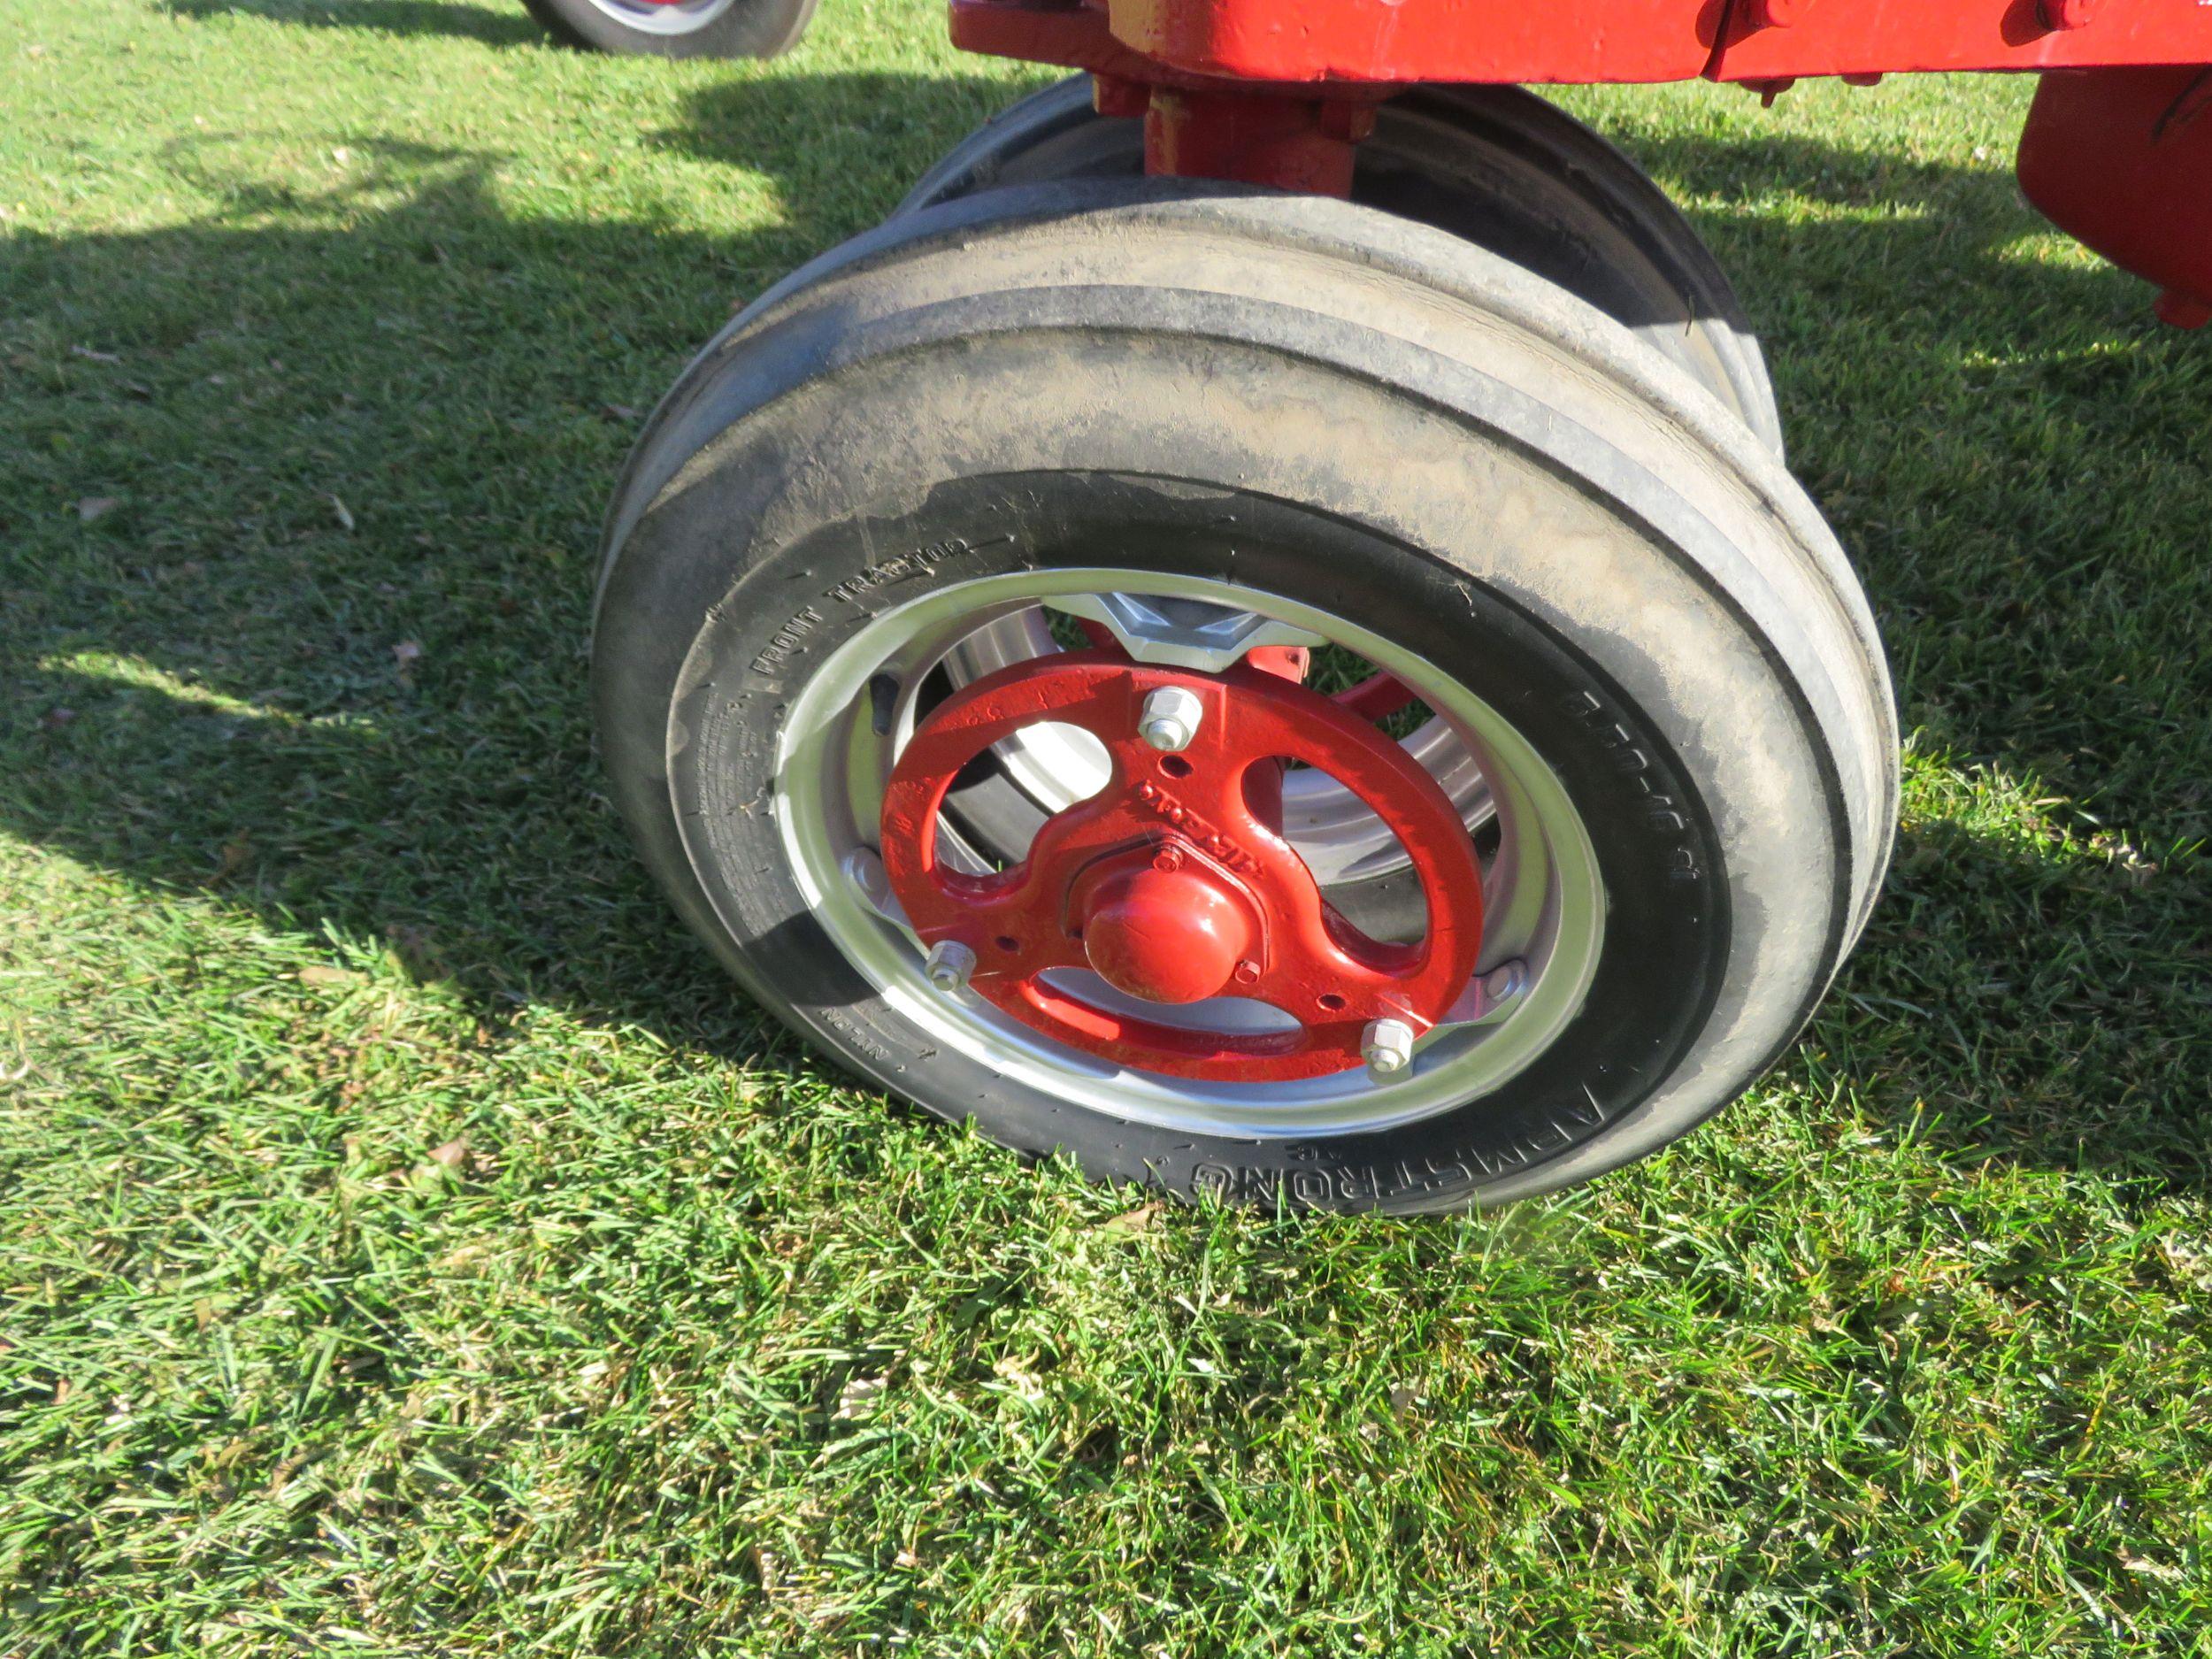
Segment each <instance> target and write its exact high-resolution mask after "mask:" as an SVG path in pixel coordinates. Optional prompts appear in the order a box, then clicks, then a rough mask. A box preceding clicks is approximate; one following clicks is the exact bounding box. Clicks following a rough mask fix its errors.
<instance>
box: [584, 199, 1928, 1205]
mask: <svg viewBox="0 0 2212 1659" xmlns="http://www.w3.org/2000/svg"><path fill="white" fill-rule="evenodd" d="M595 680H596V687H597V700H598V707H599V725H600V734H601V743H602V748H603V752H604V755H605V757H606V760H607V763H608V764H609V766H610V769H611V774H612V778H613V782H614V788H615V794H616V796H617V799H618V803H620V806H621V808H622V810H623V811H624V813H625V814H626V817H627V818H628V820H629V822H630V825H631V826H632V829H633V831H634V834H635V836H636V838H637V840H638V842H639V844H640V846H641V849H643V851H644V854H645V856H646V858H647V860H648V862H649V864H650V865H651V866H652V868H653V870H654V871H655V872H656V874H657V876H658V878H659V879H660V880H661V882H662V883H663V885H664V887H666V889H667V891H668V892H669V894H670V895H671V896H672V898H673V900H674V901H675V902H676V904H677V907H678V908H679V910H681V912H682V913H683V914H684V916H685V917H686V918H687V920H688V921H689V922H690V924H691V925H692V926H693V927H694V928H695V930H696V931H697V932H698V933H700V934H701V935H702V936H703V938H704V939H706V940H707V941H708V942H709V943H710V945H712V946H713V947H714V948H715V949H717V950H718V952H719V953H720V955H721V956H722V957H723V959H724V961H725V962H726V964H728V966H729V967H730V968H731V969H732V971H733V972H734V973H735V974H736V976H737V977H738V978H739V979H740V980H741V982H742V983H743V984H744V985H745V986H746V987H747V988H748V989H749V991H750V992H751V993H752V995H754V996H756V997H757V998H758V999H759V1000H760V1001H761V1002H763V1003H764V1004H765V1005H766V1006H768V1007H770V1008H772V1009H773V1010H776V1011H777V1012H778V1013H780V1015H781V1016H782V1017H783V1018H786V1019H787V1021H789V1022H790V1023H791V1024H792V1025H794V1027H795V1028H796V1029H797V1030H799V1031H800V1032H801V1033H803V1034H804V1035H805V1036H806V1037H807V1038H808V1039H809V1040H810V1041H812V1042H813V1043H815V1044H816V1045H818V1047H820V1048H822V1049H824V1050H825V1051H826V1052H828V1053H830V1054H833V1055H834V1056H837V1057H838V1058H839V1059H840V1060H841V1061H842V1062H843V1063H844V1064H846V1065H848V1066H849V1067H850V1068H851V1069H853V1070H854V1071H856V1072H858V1073H860V1074H861V1075H863V1076H864V1077H866V1078H868V1079H872V1080H873V1081H874V1082H876V1083H877V1084H879V1085H880V1086H881V1087H884V1088H886V1089H888V1090H892V1091H895V1092H896V1093H898V1094H904V1095H907V1096H909V1097H910V1098H912V1099H913V1100H915V1101H917V1102H920V1103H921V1104H922V1105H924V1106H926V1107H927V1108H928V1109H929V1110H933V1111H934V1112H937V1113H939V1114H941V1115H942V1116H944V1117H946V1118H952V1119H955V1120H961V1121H972V1122H973V1123H975V1124H976V1125H978V1126H979V1128H981V1129H982V1130H983V1131H984V1132H985V1133H987V1134H989V1135H991V1136H992V1137H994V1138H995V1139H996V1140H998V1141H1002V1143H1004V1144H1006V1145H1008V1146H1010V1147H1013V1148H1018V1149H1020V1150H1023V1151H1025V1152H1029V1153H1037V1154H1044V1153H1051V1152H1055V1151H1058V1152H1064V1153H1066V1154H1069V1155H1071V1156H1073V1157H1074V1158H1076V1159H1077V1160H1078V1161H1079V1163H1080V1164H1081V1165H1082V1166H1083V1167H1084V1168H1085V1169H1086V1170H1087V1171H1089V1172H1090V1173H1092V1174H1093V1175H1094V1176H1096V1177H1098V1178H1100V1179H1108V1180H1115V1181H1129V1182H1140V1183H1145V1184H1148V1185H1151V1186H1154V1187H1158V1188H1161V1189H1164V1190H1165V1191H1168V1192H1171V1193H1175V1194H1185V1195H1195V1194H1203V1193H1213V1194H1219V1195H1222V1196H1224V1197H1227V1198H1231V1199H1233V1200H1236V1201H1239V1202H1248V1203H1253V1204H1259V1205H1273V1204H1277V1203H1291V1204H1300V1205H1312V1206H1322V1207H1333V1208H1345V1209H1379V1210H1393V1211H1413V1210H1436V1209H1446V1208H1454V1207H1460V1206H1464V1205H1466V1204H1469V1203H1471V1202H1496V1201H1500V1200H1503V1199H1509V1198H1513V1197H1517V1196H1520V1195H1523V1194H1531V1193H1536V1192H1541V1191H1545V1190H1548V1189H1549V1188H1553V1187H1559V1186H1562V1185H1564V1184H1567V1183H1570V1182H1573V1181H1577V1180H1581V1179H1587V1178H1588V1177H1590V1176H1592V1175H1594V1174H1596V1173H1598V1172H1599V1171H1603V1170H1605V1169H1608V1168H1610V1167H1612V1166H1614V1165H1617V1164H1621V1163H1623V1162H1624V1161H1626V1160H1628V1159H1631V1158H1633V1157H1636V1156H1640V1155H1641V1154H1643V1153H1646V1152H1648V1151H1650V1150H1651V1149H1653V1148H1656V1147H1658V1146H1660V1145H1662V1144H1663V1143H1665V1142H1666V1141H1670V1140H1671V1139H1673V1138H1674V1137H1675V1136H1677V1135H1679V1134H1681V1133H1684V1132H1686V1130H1688V1129H1689V1128H1690V1127H1691V1126H1692V1125H1695V1124H1696V1123H1698V1122H1700V1121H1701V1120H1702V1119H1703V1118H1705V1117H1707V1116H1708V1115H1709V1114H1710V1113H1711V1112H1713V1111H1715V1110H1717V1109H1718V1108H1719V1107H1720V1106H1721V1105H1723V1104H1724V1103H1725V1102H1727V1101H1728V1100H1730V1099H1731V1098H1732V1097H1733V1096H1734V1095H1735V1094H1738V1093H1739V1092H1740V1091H1741V1090H1742V1089H1743V1088H1744V1087H1745V1086H1746V1085H1747V1083H1748V1082H1749V1081H1750V1080H1751V1079H1752V1078H1753V1077H1755V1075H1756V1074H1757V1072H1758V1071H1760V1069H1761V1068H1762V1067H1763V1066H1765V1065H1766V1064H1769V1063H1770V1062H1771V1061H1772V1059H1773V1058H1774V1057H1775V1056H1776V1055H1777V1054H1778V1053H1779V1052H1780V1051H1781V1049H1782V1048H1783V1047H1784V1046H1785V1045H1786V1044H1787V1043H1788V1042H1789V1041H1791V1040H1792V1038H1793V1036H1794V1034H1795V1033H1796V1032H1797V1030H1798V1029H1799V1027H1800V1026H1801V1025H1802V1023H1803V1021H1804V1020H1805V1018H1807V1017H1808V1015H1809V1012H1810V1010H1811V1009H1812V1008H1813V1006H1814V1005H1815V1003H1816V1001H1817V999H1818V998H1819V996H1820V995H1821V993H1822V992H1823V990H1824V988H1825V987H1826V985H1827V983H1828V981H1829V979H1830V978H1831V977H1832V975H1833V973H1834V972H1835V970H1836V967H1837V965H1838V964H1839V962H1840V960H1841V958H1842V956H1843V954H1844V952H1845V951H1846V950H1847V949H1848V947H1849V944H1850V942H1851V941H1852V940H1853V938H1854V936H1855V933H1856V931H1857V929H1858V927H1859V926H1860V924H1861V922H1862V921H1863V918H1864V916H1865V913H1866V910H1867V907H1868V905H1869V904H1870V902H1871V900H1872V897H1873V894H1874V890H1875V887H1876V886H1877V884H1878V880H1879V878H1880V874H1881V871H1882V867H1883V864H1884V862H1885V860H1886V856H1887V845H1888V833H1889V826H1890V824H1891V822H1892V820H1893V816H1894V806H1895V790H1896V772H1895V735H1894V728H1893V717H1892V712H1891V709H1890V703H1889V694H1888V688H1887V682H1886V678H1885V675H1884V671H1883V668H1882V665H1881V662H1880V658H1879V656H1878V653H1877V652H1876V650H1875V649H1874V648H1873V646H1872V628H1871V623H1870V619H1869V618H1868V617H1867V615H1866V610H1865V605H1864V602H1863V598H1862V597H1861V596H1860V595H1859V593H1858V591H1857V588H1856V587H1855V583H1854V582H1853V581H1852V580H1851V578H1850V575H1849V572H1848V571H1847V567H1846V566H1845V565H1844V563H1843V561H1842V558H1841V556H1840V554H1839V551H1838V549H1836V548H1835V546H1834V543H1833V541H1832V539H1831V538H1830V537H1829V536H1828V534H1827V532H1826V530H1825V529H1824V526H1822V524H1821V522H1820V519H1819V518H1818V516H1817V514H1816V512H1815V511H1813V509H1812V508H1811V506H1810V505H1809V503H1808V502H1807V501H1806V500H1805V498H1804V496H1803V495H1802V494H1801V492H1800V491H1799V490H1798V489H1797V488H1796V487H1795V486H1794V485H1793V483H1792V482H1791V481H1790V480H1789V479H1788V477H1787V475H1786V473H1785V472H1783V471H1782V469H1781V468H1780V466H1779V465H1778V464H1777V463H1776V462H1775V460H1774V458H1773V457H1772V456H1771V454H1770V452H1769V451H1768V450H1767V449H1765V448H1764V447H1763V445H1761V444H1760V443H1759V442H1757V441H1756V440H1755V439H1754V438H1753V436H1752V435H1751V434H1750V433H1749V432H1747V430H1746V429H1745V428H1744V427H1743V426H1741V424H1740V423H1739V422H1738V421H1737V420H1736V419H1734V418H1733V417H1732V416H1731V415H1729V414H1727V413H1726V412H1725V411H1723V410H1722V409H1720V408H1719V407H1718V406H1717V404H1716V403H1714V402H1713V401H1712V400H1711V399H1710V398H1709V396H1704V395H1703V394H1702V393H1701V392H1699V391H1698V390H1697V389H1696V388H1694V385H1693V384H1692V383H1691V382H1690V381H1689V380H1687V379H1686V376H1685V375H1684V374H1683V373H1681V371H1680V370H1678V368H1677V367H1675V366H1674V365H1671V364H1669V363H1668V362H1667V361H1666V360H1665V359H1663V358H1662V357H1658V356H1657V355H1656V354H1655V353H1654V352H1652V351H1650V350H1648V349H1646V348H1645V347H1643V346H1642V345H1640V343H1639V342H1637V341H1636V339H1635V338H1634V337H1633V336H1632V335H1631V334H1629V333H1628V332H1627V331H1626V330H1625V329H1624V328H1622V327H1621V326H1619V325H1618V324H1617V323H1614V322H1612V321H1610V320H1609V319H1606V318H1604V317H1603V316H1601V315H1600V314H1599V313H1598V312H1596V311H1594V310H1592V309H1591V308H1589V307H1588V306H1586V305H1584V304H1582V303H1579V302H1578V301H1576V300H1574V299H1573V298H1571V296H1567V295H1565V294H1563V293H1562V292H1561V291H1560V290H1558V289H1557V288H1554V287H1553V286H1552V285H1551V284H1549V283H1547V282H1545V281H1543V280H1540V279H1539V278H1537V277H1534V276H1532V275H1531V274H1530V273H1528V272H1526V271H1525V270H1524V269H1522V268H1520V267H1518V266H1517V265H1512V264H1509V263H1508V262H1507V261H1505V260H1502V259H1500V258H1497V257H1493V256H1490V255H1487V254H1485V253H1483V252H1481V251H1480V250H1471V249H1469V248H1468V247H1467V246H1466V244H1464V243H1463V242H1459V241H1457V240H1455V239H1454V238H1451V237H1449V236H1447V235H1444V234H1440V233H1438V232H1436V231H1434V230H1432V229H1429V228H1427V227H1423V226H1419V225H1416V224H1410V223H1408V222H1405V221H1403V220H1401V219H1394V218H1392V217H1390V216H1388V215H1385V214H1383V213H1380V212H1377V211H1372V210H1369V209H1365V208H1362V207H1358V206H1356V205H1352V204H1345V203H1340V202H1335V201H1329V200H1321V199H1312V198H1304V197H1294V196H1279V195H1274V194H1270V193H1256V192H1248V191H1241V190H1237V189H1233V188H1225V187H1206V186H1193V185H1188V184H1184V183H1179V182H1174V181H1168V180H1150V181H1145V180H1139V181H1134V182H1126V183H1122V182H1101V183H1085V184H1072V185H1056V186H1044V187H1037V188H1027V189H1008V190H1002V191H994V192H990V193H988V194H987V195H982V196H974V197H972V198H969V199H967V200H964V201H960V202H955V203H951V204H947V205H944V206H941V207H939V208H935V209H933V210H930V211H926V212H918V213H913V214H908V215H903V216H901V217H898V218H896V219H893V220H892V221H891V222H890V223H889V224H887V225H886V226H885V227H881V228H879V230H877V231H875V232H873V233H871V234H868V235H865V236H863V237H861V238H858V239H856V241H855V242H851V243H849V244H848V245H847V246H846V247H845V248H843V249H841V250H837V251H835V252H833V253H832V254H830V255H828V256H826V257H825V258H823V259H822V260H819V261H818V262H816V264H815V265H812V266H810V268H809V269H807V270H805V271H803V272H801V273H798V274H797V275H796V276H795V277H794V278H792V279H790V280H787V282H785V283H784V284H782V285H780V287H778V288H776V289H774V290H772V292H771V293H769V294H768V295H766V296H764V297H763V298H762V299H761V300H760V301H759V302H758V303H757V304H756V305H755V306H754V307H753V308H752V309H751V310H750V311H749V312H747V313H746V314H745V315H743V316H742V317H741V318H739V319H737V320H736V321H735V322H734V323H733V325H732V326H731V327H730V329H729V330H728V331H727V332H726V334H725V335H724V336H723V337H722V338H721V339H720V340H719V341H718V342H716V343H715V344H713V345H712V346H710V348H709V349H708V350H707V351H706V352H704V353H703V354H702V356H701V357H700V358H699V359H698V360H697V361H696V363H695V365H693V367H692V369H691V370H690V371H689V372H688V373H687V376H686V377H685V380H683V382H682V383H680V385H679V387H678V388H676V390H675V391H674V392H673V393H672V394H671V396H669V398H668V399H667V400H666V401H665V402H664V404H663V405H662V407H661V409H660V411H658V412H657V415H656V417H655V418H654V420H653V422H652V423H651V425H650V426H649V429H648V431H647V433H646V434H645V436H644V438H643V440H642V441H641V444H640V446H639V449H638V450H637V452H636V454H635V455H634V457H633V460H632V463H631V465H630V468H629V471H628V473H627V475H626V480H625V481H624V484H623V487H622V491H621V495H620V496H619V498H618V502H617V504H616V507H615V511H614V512H613V514H612V516H611V534H610V541H609V549H608V556H607V562H606V565H605V567H604V571H603V581H602V588H601V595H600V603H599V611H598V618H597V630H596V638H595ZM1009 782H1010V783H1011V784H1012V785H1013V786H1014V787H1016V788H1017V789H1018V793H1019V794H1020V795H1021V797H1022V799H1023V800H1024V801H1025V803H1027V817H1026V818H1023V819H1014V818H1008V817H1007V816H1006V815H1005V814H1004V813H1003V812H1002V811H999V810H995V811H994V813H993V814H992V815H990V816H989V818H988V819H987V821H981V822H979V820H978V818H975V817H973V816H972V815H970V814H969V813H968V812H967V811H966V810H964V801H965V799H966V797H967V795H968V792H970V791H972V790H974V789H976V788H978V787H982V786H994V787H995V786H1003V785H1006V784H1008V783H1009ZM998 795H999V798H1000V801H1001V803H1002V801H1003V795H1004V790H1003V788H1000V789H999V791H998ZM1379 880H1382V881H1388V882H1394V883H1395V884H1396V891H1397V893H1398V894H1399V895H1400V898H1399V902H1396V903H1395V904H1394V905H1388V906H1379V907H1378V906H1373V905H1371V904H1370V905H1367V906H1366V908H1364V909H1363V902H1364V901H1365V900H1368V899H1371V897H1372V895H1373V893H1374V891H1375V884H1376V883H1377V882H1378V881H1379ZM1355 898H1357V899H1358V900H1359V901H1360V902H1354V901H1355Z"/></svg>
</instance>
